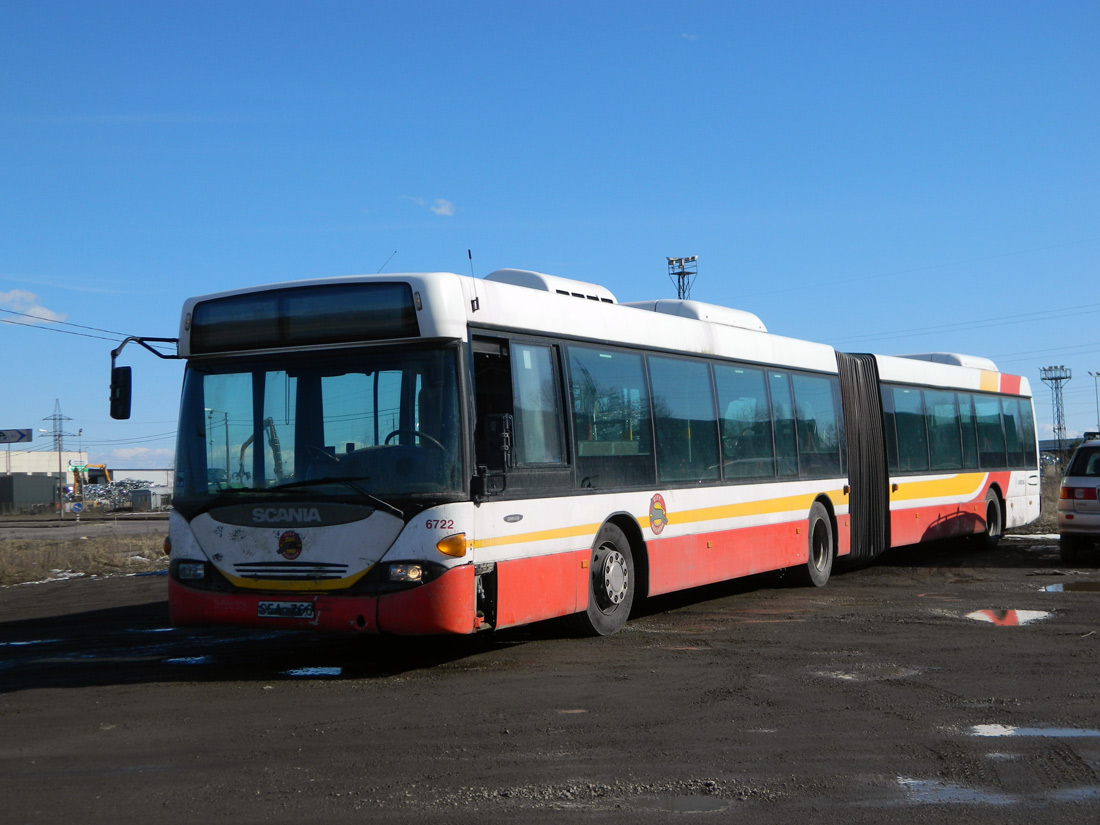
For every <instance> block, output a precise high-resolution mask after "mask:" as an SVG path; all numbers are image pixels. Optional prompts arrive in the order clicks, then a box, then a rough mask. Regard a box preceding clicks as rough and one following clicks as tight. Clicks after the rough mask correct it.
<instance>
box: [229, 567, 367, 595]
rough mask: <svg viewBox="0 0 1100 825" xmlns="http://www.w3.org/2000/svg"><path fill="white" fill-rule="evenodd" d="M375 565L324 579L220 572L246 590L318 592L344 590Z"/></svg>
mask: <svg viewBox="0 0 1100 825" xmlns="http://www.w3.org/2000/svg"><path fill="white" fill-rule="evenodd" d="M373 567H374V565H373V564H372V565H371V566H370V567H368V568H367V569H366V570H361V571H360V572H358V573H356V574H355V575H354V576H348V577H346V578H343V579H322V580H320V581H314V580H312V579H311V580H309V581H287V580H286V579H242V578H241V577H240V576H231V575H229V574H228V573H226V572H225V571H224V570H222V569H221V568H218V572H219V573H221V574H222V575H223V576H225V577H226V578H227V579H229V581H230V582H231V583H232V584H235V585H236V586H237V587H240V588H243V589H246V590H280V591H300V592H304V591H309V592H311V593H316V592H318V591H321V590H342V589H343V588H345V587H351V586H352V585H353V584H355V583H356V582H357V581H359V580H360V579H361V578H363V576H365V575H367V573H369V572H370V571H371V569H372V568H373Z"/></svg>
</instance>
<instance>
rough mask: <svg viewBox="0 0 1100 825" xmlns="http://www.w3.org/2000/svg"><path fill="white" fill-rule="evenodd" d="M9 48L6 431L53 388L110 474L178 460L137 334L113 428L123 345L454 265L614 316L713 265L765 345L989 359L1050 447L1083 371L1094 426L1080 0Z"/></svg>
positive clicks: (794, 9)
mask: <svg viewBox="0 0 1100 825" xmlns="http://www.w3.org/2000/svg"><path fill="white" fill-rule="evenodd" d="M0 56H2V63H0V310H7V312H0V321H18V322H20V324H19V325H16V324H12V323H0V357H2V362H0V363H2V371H0V429H25V428H35V429H36V428H38V427H42V428H46V429H49V428H50V427H51V426H52V424H51V423H50V422H48V421H45V420H44V419H46V418H47V417H48V416H50V415H52V414H53V411H54V402H55V399H56V400H58V401H59V402H60V405H61V410H62V413H63V414H64V415H66V416H68V417H69V418H70V419H71V421H67V422H66V423H65V427H66V431H67V432H72V433H76V432H77V431H78V430H82V436H81V439H82V444H83V446H84V447H85V449H87V450H89V452H90V453H91V458H92V460H93V461H106V462H107V463H109V464H112V465H114V466H126V467H141V466H145V467H163V466H168V463H169V462H170V460H171V451H172V436H173V433H174V428H175V424H174V419H175V415H176V411H177V398H178V384H179V380H180V376H181V373H182V368H181V367H180V365H179V363H178V362H171V361H158V360H157V359H155V358H153V357H152V356H150V355H148V354H146V353H144V352H141V351H140V350H137V349H128V350H127V352H126V353H125V355H124V357H123V360H124V362H125V363H129V364H132V365H133V367H134V373H135V384H136V397H135V404H134V417H133V419H132V420H131V421H129V422H114V421H112V420H111V419H110V417H109V415H108V409H107V385H108V371H109V362H110V357H109V353H110V350H111V348H112V347H113V346H114V345H115V344H116V343H117V342H118V341H119V340H120V339H121V335H120V334H119V333H124V334H141V335H151V336H162V337H163V336H174V335H175V334H176V332H177V328H178V322H179V310H180V307H181V305H182V303H183V300H184V299H185V298H187V297H189V296H191V295H196V294H202V293H206V292H212V291H216V290H220V289H229V288H236V287H243V286H248V285H251V284H258V283H268V282H273V281H282V280H293V279H298V278H307V277H317V276H330V275H344V274H356V273H373V272H376V271H378V270H379V268H381V267H383V265H385V271H387V272H406V271H424V270H432V271H434V270H445V271H453V272H459V273H469V271H470V262H469V261H468V260H467V252H466V251H467V249H470V250H472V253H473V267H474V270H475V272H476V273H477V274H478V275H483V274H486V273H488V272H490V271H492V270H493V269H497V268H501V267H517V268H523V269H535V270H540V271H543V272H548V273H551V274H556V275H562V276H566V277H571V278H579V279H582V280H591V281H595V282H597V283H600V284H603V285H604V286H607V287H608V288H610V289H611V290H612V292H614V293H615V294H616V296H617V297H618V298H619V299H620V300H642V299H646V298H654V297H674V296H675V287H674V285H673V283H672V282H671V281H670V279H669V277H668V274H667V267H666V261H665V258H666V257H668V256H673V257H680V256H686V255H698V256H699V276H698V278H697V279H696V281H695V284H694V287H693V290H692V297H693V298H695V299H697V300H702V301H708V302H712V303H718V304H725V305H728V306H734V307H738V308H741V309H746V310H749V311H751V312H754V313H756V314H757V315H759V316H760V317H761V318H762V319H763V320H764V322H765V323H766V324H767V325H768V328H769V329H770V330H771V331H773V332H777V333H781V334H784V335H791V336H794V337H799V338H807V339H811V340H819V341H824V342H827V343H830V344H833V345H834V346H837V347H838V348H840V349H845V350H849V351H856V352H866V351H872V352H882V353H902V352H923V351H929V350H946V351H954V352H965V353H972V354H977V355H986V356H988V357H991V358H993V359H994V360H995V361H997V363H998V364H999V365H1000V366H1001V368H1002V369H1003V370H1004V371H1006V372H1014V373H1018V374H1022V375H1025V376H1027V377H1028V378H1029V380H1030V381H1031V383H1032V387H1033V389H1034V390H1035V396H1036V411H1037V415H1038V418H1039V422H1040V427H1041V430H1042V432H1043V435H1044V437H1047V436H1048V435H1049V432H1050V429H1051V419H1052V412H1051V395H1050V391H1049V389H1048V388H1047V387H1046V386H1045V385H1043V384H1042V382H1041V381H1040V379H1039V368H1040V367H1041V366H1049V365H1065V366H1067V367H1069V368H1071V369H1072V371H1073V376H1074V377H1073V380H1072V381H1070V382H1069V383H1068V384H1066V385H1065V390H1064V393H1065V409H1066V419H1067V426H1068V429H1069V430H1070V431H1071V432H1075V431H1076V432H1079V431H1081V430H1084V429H1089V428H1093V427H1094V426H1095V425H1096V421H1097V417H1098V409H1097V398H1096V383H1095V381H1094V379H1093V378H1092V377H1091V376H1089V374H1088V371H1089V370H1092V371H1097V372H1100V324H1098V323H1097V320H1098V318H1100V315H1098V312H1100V289H1098V288H1097V286H1096V285H1097V282H1098V280H1100V268H1098V266H1097V264H1098V262H1100V203H1098V193H1100V152H1098V146H1100V3H1097V2H1096V0H1091V2H1082V1H1077V2H1057V0H1055V1H1054V2H1050V1H1049V0H1048V1H1047V2H1004V0H1000V2H919V3H918V2H900V1H899V2H828V3H826V2H767V3H764V2H692V0H678V1H677V2H604V3H600V2H579V3H574V2H565V1H563V2H400V3H399V2H386V3H382V2H309V3H306V2H300V3H278V2H256V1H255V0H224V2H200V1H199V0H189V2H171V1H170V0H158V2H154V3H148V2H140V3H138V2H133V3H130V2H110V1H109V0H101V2H96V3H88V2H81V3H74V2H59V1H57V0H35V2H24V0H2V1H0ZM395 252H396V254H394V253H395ZM391 256H392V259H391ZM387 262H388V263H387ZM16 313H22V314H16ZM28 315H35V316H41V317H43V318H52V319H57V320H62V321H65V322H66V323H67V324H68V325H70V326H65V325H62V326H59V325H56V324H48V323H45V322H43V321H37V320H34V319H31V318H28V317H27V316H28ZM28 324H29V325H28ZM71 325H80V326H71ZM87 327H91V328H95V329H86V328H87ZM59 330H65V331H66V332H62V331H59ZM96 330H107V331H109V332H100V331H96ZM67 333H81V334H80V335H74V334H67ZM88 335H92V336H103V337H104V338H106V339H109V340H102V339H100V338H95V337H85V336H88ZM39 438H40V439H41V440H39V441H36V444H35V447H37V448H42V449H47V450H48V449H52V446H53V445H52V442H51V441H50V439H49V438H47V437H44V436H39ZM66 446H67V447H69V446H72V447H74V448H75V446H76V444H75V439H66Z"/></svg>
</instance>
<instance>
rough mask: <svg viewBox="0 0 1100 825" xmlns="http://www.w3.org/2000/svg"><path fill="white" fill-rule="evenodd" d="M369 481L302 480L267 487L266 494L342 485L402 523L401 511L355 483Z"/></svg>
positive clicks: (333, 478)
mask: <svg viewBox="0 0 1100 825" xmlns="http://www.w3.org/2000/svg"><path fill="white" fill-rule="evenodd" d="M369 480H370V479H369V478H368V477H367V476H356V477H351V478H348V477H338V476H328V477H325V478H307V479H303V480H302V481H288V482H287V483H286V484H276V485H275V486H274V487H268V488H267V492H271V491H273V490H279V491H284V490H286V491H289V490H295V489H298V488H299V487H319V486H323V485H326V484H343V485H344V486H346V487H350V488H351V489H352V490H354V491H355V492H356V493H358V494H359V495H361V496H363V497H364V498H366V499H369V500H370V501H371V502H373V503H374V504H377V505H378V506H379V508H381V509H382V510H385V511H386V512H388V513H390V514H392V515H395V516H397V517H398V518H399V519H401V520H402V521H404V519H405V514H404V513H403V512H402V511H401V510H399V509H397V508H396V507H394V506H393V505H392V504H390V503H389V502H388V501H384V500H382V499H380V498H379V497H378V496H376V495H374V494H373V493H371V492H370V491H368V490H366V489H364V488H363V487H362V486H361V485H359V484H356V483H355V482H357V481H369Z"/></svg>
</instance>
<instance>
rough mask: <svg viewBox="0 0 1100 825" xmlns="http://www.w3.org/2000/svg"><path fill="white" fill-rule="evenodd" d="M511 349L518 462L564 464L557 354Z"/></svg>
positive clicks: (545, 349) (546, 349) (515, 346)
mask: <svg viewBox="0 0 1100 825" xmlns="http://www.w3.org/2000/svg"><path fill="white" fill-rule="evenodd" d="M511 349H512V394H513V397H514V399H515V400H514V412H513V418H514V421H515V443H514V444H513V449H514V450H515V453H516V455H515V463H516V464H517V465H523V464H561V463H562V462H563V461H565V445H564V435H563V430H562V420H561V392H559V390H558V381H557V374H556V370H555V369H554V358H553V352H552V351H551V349H550V347H544V346H535V345H532V344H521V343H515V342H513V343H512V347H511Z"/></svg>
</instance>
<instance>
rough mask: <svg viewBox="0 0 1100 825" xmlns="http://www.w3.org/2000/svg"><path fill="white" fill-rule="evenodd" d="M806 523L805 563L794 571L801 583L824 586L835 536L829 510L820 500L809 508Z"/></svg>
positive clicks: (831, 568)
mask: <svg viewBox="0 0 1100 825" xmlns="http://www.w3.org/2000/svg"><path fill="white" fill-rule="evenodd" d="M807 525H808V527H809V541H808V545H809V546H808V553H807V558H806V563H805V564H803V565H800V566H799V567H796V568H794V571H795V574H796V575H797V578H798V580H799V582H800V583H801V584H804V585H806V586H807V587H824V586H825V584H826V583H827V582H828V581H829V576H830V575H832V572H833V558H834V557H835V556H836V537H835V536H834V535H833V520H832V519H831V518H829V511H828V510H826V509H825V505H824V504H822V503H821V502H820V501H815V502H814V504H813V506H812V507H811V508H810V517H809V519H808V520H807Z"/></svg>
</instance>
